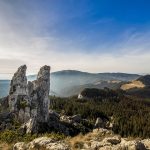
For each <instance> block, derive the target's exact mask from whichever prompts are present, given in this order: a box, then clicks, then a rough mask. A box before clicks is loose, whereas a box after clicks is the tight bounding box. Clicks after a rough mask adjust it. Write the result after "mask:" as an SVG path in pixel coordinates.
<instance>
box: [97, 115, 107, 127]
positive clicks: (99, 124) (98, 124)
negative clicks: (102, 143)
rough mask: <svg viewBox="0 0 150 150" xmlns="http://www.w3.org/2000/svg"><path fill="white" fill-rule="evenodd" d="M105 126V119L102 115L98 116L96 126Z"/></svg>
mask: <svg viewBox="0 0 150 150" xmlns="http://www.w3.org/2000/svg"><path fill="white" fill-rule="evenodd" d="M104 127H105V123H104V121H103V120H102V119H101V118H100V117H98V118H97V119H96V122H95V128H104Z"/></svg>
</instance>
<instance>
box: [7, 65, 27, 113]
mask: <svg viewBox="0 0 150 150" xmlns="http://www.w3.org/2000/svg"><path fill="white" fill-rule="evenodd" d="M26 70H27V67H26V65H23V66H20V67H19V68H18V70H17V72H16V73H15V74H14V76H13V78H12V80H11V83H10V91H9V107H10V109H11V111H15V109H16V103H17V100H18V96H21V95H27V77H26Z"/></svg>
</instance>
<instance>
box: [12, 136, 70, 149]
mask: <svg viewBox="0 0 150 150" xmlns="http://www.w3.org/2000/svg"><path fill="white" fill-rule="evenodd" d="M27 149H28V150H33V149H45V150H71V149H70V147H69V145H68V144H67V143H66V142H64V141H58V140H54V139H51V138H48V137H40V138H36V139H34V140H33V141H31V142H30V143H28V144H26V143H24V142H19V143H16V144H15V145H14V147H13V150H27Z"/></svg>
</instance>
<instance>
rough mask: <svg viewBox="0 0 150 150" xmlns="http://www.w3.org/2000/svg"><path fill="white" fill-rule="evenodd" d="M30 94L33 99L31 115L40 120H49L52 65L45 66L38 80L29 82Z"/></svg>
mask: <svg viewBox="0 0 150 150" xmlns="http://www.w3.org/2000/svg"><path fill="white" fill-rule="evenodd" d="M29 84H30V85H29V86H28V87H29V90H28V91H29V93H30V94H29V96H30V99H31V106H32V110H31V117H36V120H37V121H38V122H47V120H48V115H49V91H50V67H49V66H43V67H42V68H41V69H40V71H39V73H38V76H37V80H35V81H33V82H32V83H31V82H30V83H29Z"/></svg>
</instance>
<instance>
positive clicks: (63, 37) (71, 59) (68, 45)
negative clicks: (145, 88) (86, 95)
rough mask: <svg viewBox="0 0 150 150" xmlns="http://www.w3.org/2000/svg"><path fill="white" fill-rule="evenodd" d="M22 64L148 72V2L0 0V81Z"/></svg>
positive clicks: (31, 69) (35, 68) (33, 68)
mask: <svg viewBox="0 0 150 150" xmlns="http://www.w3.org/2000/svg"><path fill="white" fill-rule="evenodd" d="M23 64H26V65H27V66H28V72H27V73H28V74H35V73H37V71H38V70H39V68H40V67H41V66H43V65H50V66H51V70H52V72H54V71H58V70H67V69H72V70H81V71H87V72H126V73H140V74H143V73H150V67H149V64H150V1H149V0H28V1H27V0H0V78H8V77H10V76H12V74H13V73H14V72H15V71H16V70H17V68H18V67H19V66H20V65H23Z"/></svg>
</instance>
